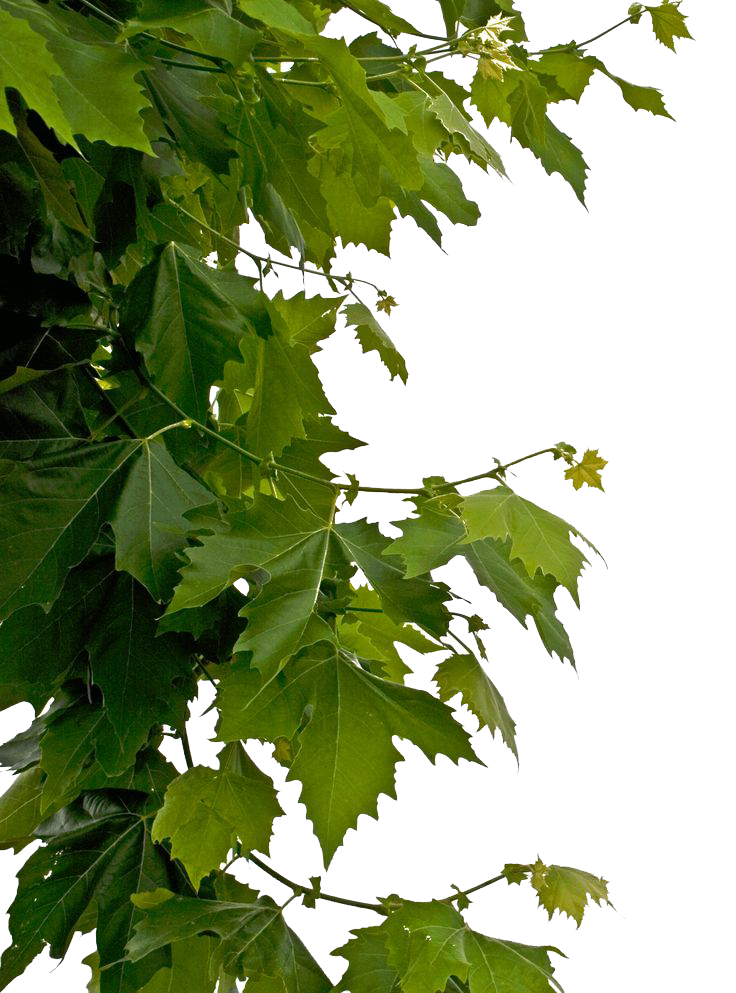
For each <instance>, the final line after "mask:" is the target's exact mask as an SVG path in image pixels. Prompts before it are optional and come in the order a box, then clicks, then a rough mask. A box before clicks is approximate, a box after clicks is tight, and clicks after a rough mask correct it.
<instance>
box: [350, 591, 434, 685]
mask: <svg viewBox="0 0 736 993" xmlns="http://www.w3.org/2000/svg"><path fill="white" fill-rule="evenodd" d="M337 633H338V637H339V639H340V644H341V645H342V646H343V648H347V649H348V651H351V652H354V653H355V654H356V656H358V657H359V658H360V659H362V660H366V661H370V660H373V661H374V662H378V663H379V671H378V673H377V674H378V675H380V676H384V677H385V678H386V679H391V680H392V681H393V682H395V683H402V682H403V681H404V676H405V675H406V673H407V672H409V671H410V670H409V667H408V666H407V665H406V664H405V663H404V662H403V660H402V659H401V656H400V655H399V653H398V651H397V650H396V649H397V645H400V644H401V645H406V646H407V647H408V648H411V649H413V651H415V652H419V653H421V654H422V655H426V654H428V653H430V652H438V651H442V646H441V645H438V644H437V643H436V642H434V641H430V640H429V639H428V638H425V636H424V635H423V634H422V633H421V632H420V631H417V629H416V628H414V627H412V626H410V625H408V624H397V623H396V622H395V621H393V620H391V618H390V617H388V615H387V614H386V613H385V612H384V610H383V608H382V606H381V598H380V597H379V596H378V594H377V593H376V592H375V591H374V590H371V589H368V587H367V586H361V587H360V588H359V589H358V590H357V591H356V593H355V596H354V597H353V598H352V599H351V601H350V604H349V605H348V607H347V608H346V611H345V615H344V616H343V617H342V618H341V620H340V621H339V624H338V632H337Z"/></svg>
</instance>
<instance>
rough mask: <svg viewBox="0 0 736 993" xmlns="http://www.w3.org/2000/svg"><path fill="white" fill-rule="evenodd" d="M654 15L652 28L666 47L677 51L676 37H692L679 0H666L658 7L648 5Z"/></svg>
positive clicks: (658, 39)
mask: <svg viewBox="0 0 736 993" xmlns="http://www.w3.org/2000/svg"><path fill="white" fill-rule="evenodd" d="M646 9H647V10H648V11H649V13H650V14H651V15H652V28H653V29H654V34H655V35H656V37H657V41H660V42H661V43H662V44H663V45H664V46H665V47H666V48H669V49H670V50H671V51H673V52H674V51H675V38H692V35H691V34H690V32H689V31H688V28H687V25H686V24H685V21H686V19H687V18H686V16H685V14H683V13H682V11H681V10H680V4H679V2H674V3H669V2H665V3H662V4H660V5H659V6H658V7H647V8H646Z"/></svg>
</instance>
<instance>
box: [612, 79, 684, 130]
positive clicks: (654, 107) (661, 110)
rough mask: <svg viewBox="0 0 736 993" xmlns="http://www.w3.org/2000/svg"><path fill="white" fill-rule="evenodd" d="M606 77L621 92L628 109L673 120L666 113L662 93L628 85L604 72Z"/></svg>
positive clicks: (631, 84) (648, 88)
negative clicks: (645, 111) (644, 111)
mask: <svg viewBox="0 0 736 993" xmlns="http://www.w3.org/2000/svg"><path fill="white" fill-rule="evenodd" d="M606 75H607V76H608V78H609V79H611V80H612V81H613V82H614V83H615V84H616V86H618V88H619V89H620V90H621V95H622V96H623V98H624V100H625V101H626V103H627V104H628V105H629V107H633V108H634V110H648V111H649V113H650V114H654V116H655V117H669V119H670V120H673V118H672V115H671V114H669V113H668V112H667V108H666V107H665V105H664V99H663V98H662V93H661V92H660V91H659V90H657V89H655V88H654V87H653V86H636V85H635V84H634V83H628V82H627V81H626V80H625V79H621V77H620V76H613V75H612V74H611V73H609V72H606Z"/></svg>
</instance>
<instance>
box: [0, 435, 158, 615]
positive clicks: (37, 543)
mask: <svg viewBox="0 0 736 993" xmlns="http://www.w3.org/2000/svg"><path fill="white" fill-rule="evenodd" d="M139 447H140V445H139V443H138V442H124V441H113V442H106V443H104V444H98V445H87V446H86V447H84V448H80V449H77V450H74V451H69V452H52V453H51V454H49V455H43V454H40V453H41V452H42V451H43V449H42V448H41V446H39V448H38V452H39V454H38V455H37V456H36V457H34V458H32V459H29V460H28V461H27V462H15V463H11V462H0V478H1V479H2V487H0V493H1V495H0V534H1V535H2V537H0V557H1V558H2V559H3V561H7V562H13V569H12V570H11V569H5V570H3V572H2V576H0V618H5V617H8V616H9V615H10V614H11V613H12V612H13V611H14V610H17V609H18V608H19V607H24V606H26V605H28V604H35V603H37V604H51V603H53V601H54V600H55V599H56V597H57V596H58V595H59V593H60V591H61V587H62V586H63V584H64V580H65V578H66V574H67V572H68V571H69V569H71V568H72V567H73V566H75V565H77V564H78V563H79V562H81V560H82V559H83V558H84V557H85V555H86V554H87V552H88V551H89V549H90V548H91V546H92V544H93V542H94V541H96V539H97V534H98V531H99V529H100V526H101V525H102V524H103V523H104V522H105V521H106V520H109V518H110V516H111V514H112V508H113V505H114V501H115V497H116V488H117V487H119V486H120V485H121V484H122V482H123V480H124V478H125V474H126V473H127V471H128V469H129V467H130V462H131V458H132V456H133V455H134V454H135V453H136V452H137V451H138V449H139ZM62 494H63V497H62Z"/></svg>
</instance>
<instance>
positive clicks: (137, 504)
mask: <svg viewBox="0 0 736 993" xmlns="http://www.w3.org/2000/svg"><path fill="white" fill-rule="evenodd" d="M213 499H214V498H213V495H212V493H211V492H210V491H209V490H207V489H205V488H204V486H202V484H201V483H199V482H197V480H196V479H195V478H194V477H193V476H190V475H189V473H187V472H185V471H184V470H183V469H181V468H180V467H179V466H178V465H177V464H176V462H174V460H173V459H172V457H171V455H169V452H168V451H167V449H166V447H165V445H164V444H163V442H162V441H161V440H158V439H157V440H155V441H153V442H144V443H143V444H142V445H141V450H140V455H139V457H138V458H137V459H136V461H135V462H134V464H133V465H132V467H131V469H130V471H129V473H128V476H127V479H126V481H125V486H124V487H123V490H122V492H121V494H120V497H119V499H118V501H117V505H116V507H115V513H114V515H113V517H112V519H111V521H110V523H111V525H112V529H113V531H114V532H115V565H116V567H117V568H118V569H125V570H127V571H128V572H129V573H130V574H131V575H132V576H134V577H135V578H136V579H137V580H138V582H140V583H142V584H143V585H144V586H145V587H147V589H148V591H149V593H150V594H151V596H153V597H154V599H156V600H159V601H163V600H166V599H168V598H169V597H170V596H171V592H172V590H173V588H174V584H175V582H176V579H177V570H178V569H179V567H180V566H181V561H180V560H179V554H178V553H180V552H181V551H182V550H183V549H184V548H185V547H186V546H187V534H188V532H189V531H190V530H191V524H190V522H189V521H188V520H186V518H185V517H184V514H185V513H186V511H188V510H193V509H194V508H196V507H201V506H204V505H205V504H208V503H211V502H212V500H213Z"/></svg>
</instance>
